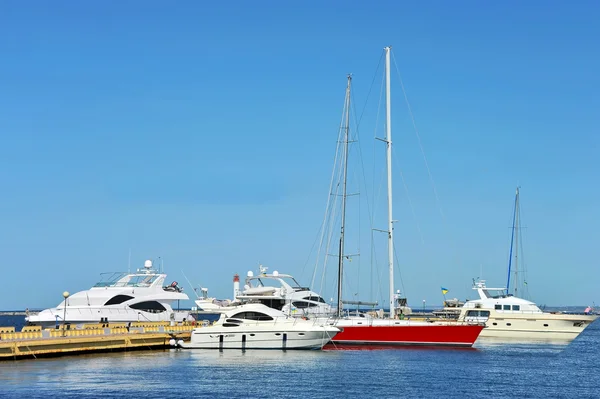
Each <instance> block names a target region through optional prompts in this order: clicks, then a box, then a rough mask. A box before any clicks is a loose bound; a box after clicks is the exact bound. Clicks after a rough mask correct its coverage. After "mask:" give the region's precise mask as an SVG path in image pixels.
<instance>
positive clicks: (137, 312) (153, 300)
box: [25, 260, 194, 327]
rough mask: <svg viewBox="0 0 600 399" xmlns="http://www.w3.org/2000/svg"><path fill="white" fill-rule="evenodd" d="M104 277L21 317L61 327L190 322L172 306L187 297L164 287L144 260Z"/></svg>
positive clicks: (176, 288)
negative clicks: (140, 265)
mask: <svg viewBox="0 0 600 399" xmlns="http://www.w3.org/2000/svg"><path fill="white" fill-rule="evenodd" d="M103 274H104V275H108V277H107V278H106V279H105V280H103V281H100V282H98V283H96V284H95V285H94V286H93V287H92V288H90V289H88V290H84V291H79V292H77V293H75V294H73V295H70V296H68V297H67V298H65V299H64V300H63V301H61V302H60V303H59V304H58V305H57V306H56V307H54V308H50V309H45V310H42V311H41V312H39V313H37V314H31V315H29V316H27V317H26V318H25V320H26V322H27V323H28V324H30V325H41V326H43V327H55V326H58V325H62V324H63V323H65V324H73V325H75V324H85V323H103V322H104V323H110V322H113V323H114V322H133V321H174V322H181V321H184V320H189V321H192V320H194V319H193V316H192V315H191V313H190V312H189V311H179V310H174V309H173V307H172V306H173V304H174V303H178V302H179V301H181V300H188V299H189V297H188V296H187V295H186V294H184V293H183V288H181V287H180V286H179V285H178V284H177V282H175V281H174V282H172V283H171V284H169V285H164V286H163V284H164V283H165V280H166V278H167V275H166V274H164V273H161V272H159V271H158V270H156V269H154V268H153V266H152V261H151V260H147V261H146V262H145V263H144V267H143V268H142V269H137V270H136V271H135V272H133V273H103Z"/></svg>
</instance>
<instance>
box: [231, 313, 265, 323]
mask: <svg viewBox="0 0 600 399" xmlns="http://www.w3.org/2000/svg"><path fill="white" fill-rule="evenodd" d="M232 317H234V318H236V319H245V320H260V321H264V320H273V318H272V317H271V316H269V315H268V314H264V313H260V312H240V313H237V314H235V315H233V316H232Z"/></svg>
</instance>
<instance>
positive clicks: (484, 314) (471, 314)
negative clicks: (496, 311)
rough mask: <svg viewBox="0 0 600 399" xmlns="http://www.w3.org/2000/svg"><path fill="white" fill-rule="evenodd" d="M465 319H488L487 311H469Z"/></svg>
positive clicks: (488, 312)
mask: <svg viewBox="0 0 600 399" xmlns="http://www.w3.org/2000/svg"><path fill="white" fill-rule="evenodd" d="M467 317H490V311H489V310H469V311H468V312H467Z"/></svg>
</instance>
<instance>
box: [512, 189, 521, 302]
mask: <svg viewBox="0 0 600 399" xmlns="http://www.w3.org/2000/svg"><path fill="white" fill-rule="evenodd" d="M520 218H521V215H520V211H519V187H517V194H516V196H515V284H514V286H515V296H516V297H518V296H519V295H518V287H519V226H520V223H521V221H520Z"/></svg>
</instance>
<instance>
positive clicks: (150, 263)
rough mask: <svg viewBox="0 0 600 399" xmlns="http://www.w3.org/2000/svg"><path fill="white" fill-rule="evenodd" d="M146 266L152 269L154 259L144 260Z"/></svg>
mask: <svg viewBox="0 0 600 399" xmlns="http://www.w3.org/2000/svg"><path fill="white" fill-rule="evenodd" d="M144 267H145V268H146V269H151V268H152V261H151V260H147V261H145V262H144Z"/></svg>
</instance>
